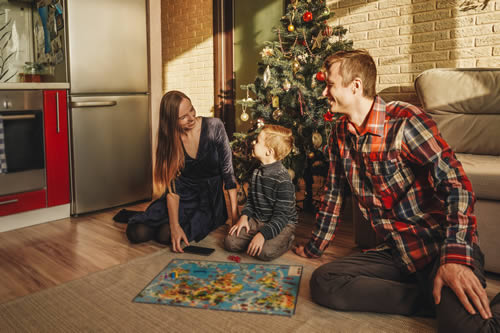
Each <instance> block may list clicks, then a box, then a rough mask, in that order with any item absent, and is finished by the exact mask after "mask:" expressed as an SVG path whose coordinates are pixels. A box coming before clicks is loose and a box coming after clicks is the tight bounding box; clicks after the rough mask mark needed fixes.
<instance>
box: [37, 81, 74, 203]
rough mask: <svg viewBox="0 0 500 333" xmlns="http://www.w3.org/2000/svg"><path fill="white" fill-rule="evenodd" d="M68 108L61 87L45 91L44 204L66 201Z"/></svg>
mask: <svg viewBox="0 0 500 333" xmlns="http://www.w3.org/2000/svg"><path fill="white" fill-rule="evenodd" d="M67 110H68V108H67V99H66V91H65V90H45V91H44V93H43V118H44V123H45V161H46V168H47V207H53V206H58V205H62V204H67V203H69V156H68V111H67Z"/></svg>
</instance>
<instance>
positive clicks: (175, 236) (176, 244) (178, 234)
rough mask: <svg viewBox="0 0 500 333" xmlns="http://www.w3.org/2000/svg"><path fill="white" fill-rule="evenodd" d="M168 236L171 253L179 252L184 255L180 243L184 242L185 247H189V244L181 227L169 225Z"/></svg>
mask: <svg viewBox="0 0 500 333" xmlns="http://www.w3.org/2000/svg"><path fill="white" fill-rule="evenodd" d="M170 234H171V236H170V237H171V238H172V251H174V252H181V253H184V251H183V250H182V247H181V241H184V243H186V245H189V242H188V240H187V237H186V234H185V233H184V230H182V228H181V226H180V225H178V224H176V225H172V224H171V225H170Z"/></svg>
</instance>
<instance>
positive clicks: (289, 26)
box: [288, 24, 295, 32]
mask: <svg viewBox="0 0 500 333" xmlns="http://www.w3.org/2000/svg"><path fill="white" fill-rule="evenodd" d="M288 31H290V32H294V31H295V27H294V26H293V24H290V25H288Z"/></svg>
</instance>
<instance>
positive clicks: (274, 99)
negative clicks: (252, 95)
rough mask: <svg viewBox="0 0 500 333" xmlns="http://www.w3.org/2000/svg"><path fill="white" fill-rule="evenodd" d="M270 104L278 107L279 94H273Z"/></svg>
mask: <svg viewBox="0 0 500 333" xmlns="http://www.w3.org/2000/svg"><path fill="white" fill-rule="evenodd" d="M272 105H273V108H279V107H280V98H279V96H273V99H272Z"/></svg>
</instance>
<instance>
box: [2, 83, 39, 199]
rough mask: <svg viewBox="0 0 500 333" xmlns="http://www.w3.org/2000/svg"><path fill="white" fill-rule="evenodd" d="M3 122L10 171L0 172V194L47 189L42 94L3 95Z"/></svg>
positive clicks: (18, 93) (7, 93)
mask: <svg viewBox="0 0 500 333" xmlns="http://www.w3.org/2000/svg"><path fill="white" fill-rule="evenodd" d="M0 119H1V120H2V121H3V130H4V137H3V139H4V145H5V157H6V161H7V172H1V173H0V195H7V194H13V193H21V192H28V191H33V190H38V189H43V188H45V186H46V179H45V153H44V135H43V95H42V92H41V91H35V90H26V91H23V90H19V91H2V92H0ZM1 204H2V202H0V205H1Z"/></svg>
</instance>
